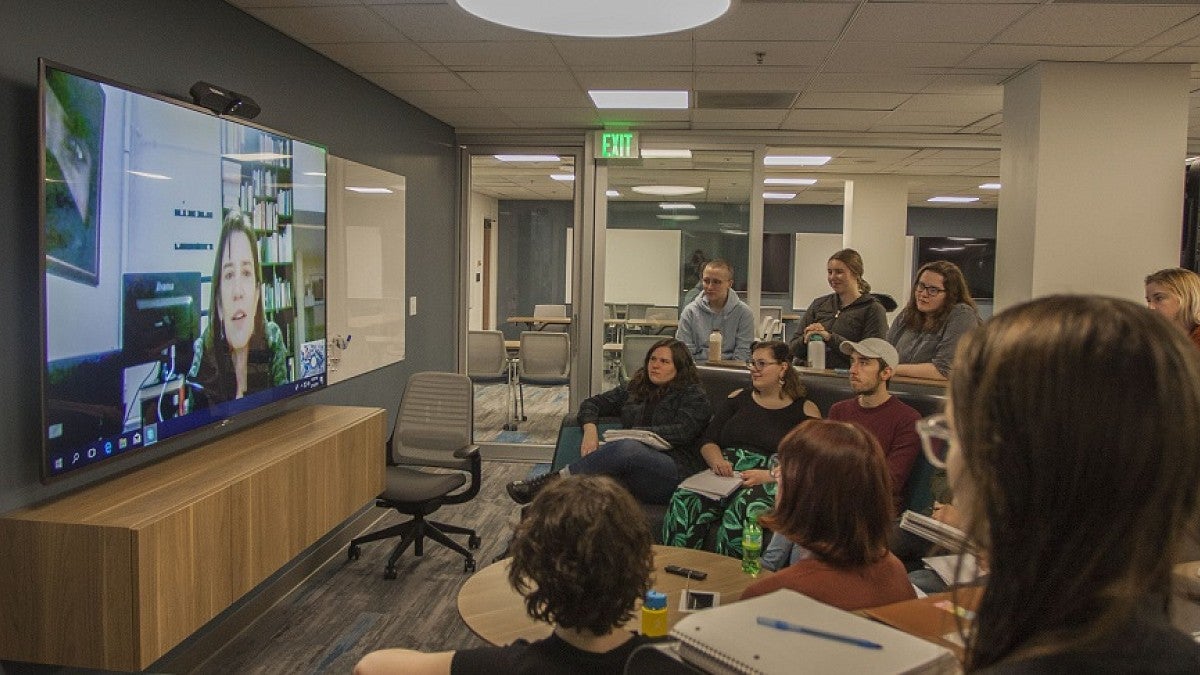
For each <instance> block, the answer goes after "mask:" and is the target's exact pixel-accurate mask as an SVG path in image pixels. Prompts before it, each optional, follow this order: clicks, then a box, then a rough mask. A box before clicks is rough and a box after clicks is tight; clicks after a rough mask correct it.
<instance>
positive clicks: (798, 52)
mask: <svg viewBox="0 0 1200 675" xmlns="http://www.w3.org/2000/svg"><path fill="white" fill-rule="evenodd" d="M832 47H833V43H832V42H741V41H739V42H732V41H700V42H696V65H697V66H758V65H762V66H772V67H774V66H785V67H788V66H802V67H806V68H813V67H815V66H818V65H820V64H821V62H822V61H823V60H824V59H825V56H826V54H828V53H829V50H830V49H831V48H832ZM759 54H762V63H761V64H760V63H758V55H759Z"/></svg>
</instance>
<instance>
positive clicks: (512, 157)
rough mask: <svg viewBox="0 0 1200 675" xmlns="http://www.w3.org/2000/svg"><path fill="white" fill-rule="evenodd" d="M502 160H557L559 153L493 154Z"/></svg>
mask: <svg viewBox="0 0 1200 675" xmlns="http://www.w3.org/2000/svg"><path fill="white" fill-rule="evenodd" d="M492 157H495V158H496V159H498V160H500V161H501V162H557V161H559V160H560V159H561V157H559V156H558V155H492Z"/></svg>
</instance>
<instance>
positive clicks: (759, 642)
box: [671, 589, 958, 675]
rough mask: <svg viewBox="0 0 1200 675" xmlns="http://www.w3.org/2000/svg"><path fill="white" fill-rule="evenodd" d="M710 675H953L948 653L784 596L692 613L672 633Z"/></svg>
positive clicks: (796, 597) (954, 665) (770, 595)
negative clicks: (807, 674)
mask: <svg viewBox="0 0 1200 675" xmlns="http://www.w3.org/2000/svg"><path fill="white" fill-rule="evenodd" d="M671 637H673V638H675V639H677V640H679V655H680V657H682V658H683V660H684V661H686V662H688V663H690V664H692V665H695V666H697V667H698V668H700V669H701V670H704V671H705V672H708V673H756V674H757V673H761V674H763V675H766V674H773V673H788V674H789V675H790V674H803V673H953V672H957V670H958V660H957V659H956V658H955V657H954V654H953V653H951V652H950V650H948V649H946V648H945V647H943V646H940V645H936V644H933V643H932V642H929V641H926V640H922V639H920V638H917V637H914V636H912V635H910V634H908V633H905V632H903V631H900V630H897V629H895V628H892V627H891V626H887V625H884V624H882V623H879V622H876V621H872V620H870V619H867V618H864V617H862V616H859V615H857V614H854V613H851V612H847V611H844V610H841V609H838V608H836V607H832V606H830V605H826V604H824V603H822V602H818V601H816V600H813V599H812V598H810V597H808V596H806V595H802V594H800V593H797V592H795V591H791V590H787V589H782V590H778V591H775V592H773V593H768V594H767V595H761V596H758V597H756V598H751V599H749V600H742V601H740V602H735V603H732V604H729V605H722V606H721V607H716V608H714V609H707V610H704V611H702V612H696V613H694V614H690V615H688V616H686V617H684V618H683V619H680V621H679V623H677V624H675V628H674V629H672V630H671Z"/></svg>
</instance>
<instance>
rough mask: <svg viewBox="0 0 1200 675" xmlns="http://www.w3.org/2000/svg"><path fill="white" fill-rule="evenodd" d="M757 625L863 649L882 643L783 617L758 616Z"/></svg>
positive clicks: (881, 647)
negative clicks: (839, 633)
mask: <svg viewBox="0 0 1200 675" xmlns="http://www.w3.org/2000/svg"><path fill="white" fill-rule="evenodd" d="M758 625H760V626H767V627H769V628H774V629H776V630H786V631H791V632H793V633H802V634H804V635H811V636H813V637H819V638H825V639H826V640H834V641H837V642H845V643H846V644H848V645H854V646H855V647H862V648H863V649H883V645H881V644H879V643H878V642H871V641H870V640H864V639H862V638H856V637H850V636H849V635H838V634H837V633H830V632H827V631H823V630H817V629H816V628H809V627H807V626H800V625H797V624H794V623H789V622H787V621H784V620H783V619H771V618H768V617H765V616H760V617H758Z"/></svg>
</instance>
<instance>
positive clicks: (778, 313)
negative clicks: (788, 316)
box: [758, 305, 783, 321]
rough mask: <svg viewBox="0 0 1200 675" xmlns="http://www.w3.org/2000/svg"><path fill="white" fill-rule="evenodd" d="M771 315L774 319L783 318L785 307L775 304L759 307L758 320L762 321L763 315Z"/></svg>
mask: <svg viewBox="0 0 1200 675" xmlns="http://www.w3.org/2000/svg"><path fill="white" fill-rule="evenodd" d="M767 316H769V317H771V318H772V319H778V320H780V321H782V320H783V308H782V307H778V306H774V305H763V306H762V307H759V308H758V320H759V321H762V320H763V317H767Z"/></svg>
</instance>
